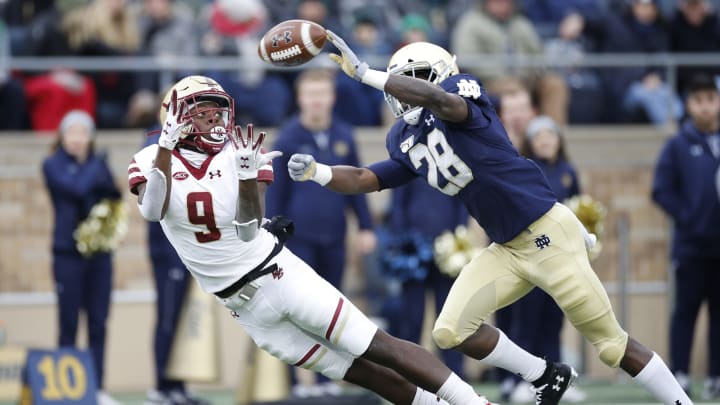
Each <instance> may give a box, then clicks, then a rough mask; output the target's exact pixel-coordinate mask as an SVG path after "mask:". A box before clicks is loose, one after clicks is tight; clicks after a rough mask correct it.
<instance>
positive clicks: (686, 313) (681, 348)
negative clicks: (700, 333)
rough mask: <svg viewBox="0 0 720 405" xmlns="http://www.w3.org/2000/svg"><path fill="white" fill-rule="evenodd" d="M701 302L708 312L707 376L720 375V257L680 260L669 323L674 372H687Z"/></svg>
mask: <svg viewBox="0 0 720 405" xmlns="http://www.w3.org/2000/svg"><path fill="white" fill-rule="evenodd" d="M704 301H707V304H708V309H709V312H710V322H709V330H708V335H709V336H708V346H709V348H708V353H709V359H708V376H709V377H720V259H705V260H687V261H681V262H679V263H678V265H677V267H676V268H675V303H674V304H675V308H674V309H673V314H672V320H671V323H670V363H671V369H672V371H673V372H675V373H678V372H682V373H685V374H689V372H688V371H689V370H690V353H691V350H692V343H693V338H694V336H695V321H696V320H697V316H698V313H699V312H700V305H701V304H702V303H703V302H704Z"/></svg>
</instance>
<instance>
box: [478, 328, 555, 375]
mask: <svg viewBox="0 0 720 405" xmlns="http://www.w3.org/2000/svg"><path fill="white" fill-rule="evenodd" d="M497 331H498V333H500V337H499V338H498V342H497V345H495V348H494V349H493V351H492V352H490V354H488V355H487V356H486V357H485V358H484V359H482V360H480V361H481V362H482V363H485V364H490V365H493V366H495V367H500V368H503V369H505V370H507V371H510V372H511V373H515V374H517V375H519V376H520V377H522V379H523V380H525V381H528V382H533V381H535V380H537V379H538V378H540V377H541V376H542V375H543V372H544V371H545V367H546V364H545V360H543V359H541V358H540V357H537V356H534V355H532V354H530V353H528V352H527V351H525V350H523V349H522V348H521V347H520V346H518V345H516V344H515V343H514V342H513V341H512V340H510V339H508V337H507V336H505V333H503V331H501V330H500V329H498V330H497Z"/></svg>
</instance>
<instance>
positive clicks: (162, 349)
mask: <svg viewBox="0 0 720 405" xmlns="http://www.w3.org/2000/svg"><path fill="white" fill-rule="evenodd" d="M151 261H152V266H153V275H154V278H155V292H156V295H157V298H156V300H157V301H156V303H155V334H154V338H153V351H154V353H153V354H154V357H155V388H156V389H157V390H158V391H162V392H168V391H174V390H178V391H182V392H185V384H184V382H183V381H178V380H173V379H171V378H168V377H167V376H166V374H165V370H166V369H167V364H168V361H169V359H170V351H171V349H172V344H173V340H174V338H175V332H176V331H177V324H178V320H179V318H180V312H181V310H182V308H183V303H184V300H185V296H186V295H187V290H188V282H189V280H190V275H189V273H188V272H187V270H186V269H185V267H184V266H183V264H182V262H181V261H180V258H179V257H177V256H176V255H173V256H162V257H157V256H155V257H151Z"/></svg>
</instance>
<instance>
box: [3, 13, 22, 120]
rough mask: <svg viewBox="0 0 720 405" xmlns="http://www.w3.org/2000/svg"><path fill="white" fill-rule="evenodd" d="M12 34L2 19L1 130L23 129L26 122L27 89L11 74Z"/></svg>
mask: <svg viewBox="0 0 720 405" xmlns="http://www.w3.org/2000/svg"><path fill="white" fill-rule="evenodd" d="M9 62H10V36H9V33H8V30H7V27H6V26H5V24H4V23H3V21H2V20H0V111H2V112H3V119H2V120H1V121H0V130H6V129H23V126H24V123H25V90H24V89H23V85H22V83H21V82H20V81H19V80H17V79H14V78H13V77H12V76H10V68H9V66H8V64H9Z"/></svg>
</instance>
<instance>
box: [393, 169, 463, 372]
mask: <svg viewBox="0 0 720 405" xmlns="http://www.w3.org/2000/svg"><path fill="white" fill-rule="evenodd" d="M429 212H432V213H433V214H432V215H428V213H429ZM418 218H423V220H420V221H419V220H418ZM468 220H469V215H468V212H467V209H466V208H465V207H464V206H463V204H462V203H461V202H459V201H458V199H456V198H451V197H450V196H448V195H445V194H443V193H439V192H438V191H437V190H436V189H434V188H432V187H430V186H429V185H428V184H427V182H425V180H423V179H416V180H414V181H411V182H410V183H408V184H406V185H403V186H402V187H398V188H395V189H393V191H392V202H391V207H390V209H389V210H388V216H387V223H388V230H389V231H390V233H391V235H397V236H402V235H409V234H412V233H417V234H418V235H420V236H421V237H423V238H425V239H426V240H427V243H429V244H430V246H431V247H432V243H433V241H434V240H435V238H436V237H438V236H439V235H440V234H442V233H443V232H445V231H455V228H457V227H458V226H459V225H467V224H468ZM430 261H431V263H430V264H429V269H428V273H427V276H426V278H424V279H422V280H418V279H415V278H410V279H408V280H404V281H403V283H402V292H401V293H400V308H398V310H397V311H396V312H398V316H397V317H396V318H395V319H390V321H389V325H388V326H389V328H390V330H391V331H392V334H393V335H394V336H397V337H399V338H400V339H405V340H409V341H411V342H415V343H418V344H419V343H420V336H421V332H422V327H423V320H424V318H425V298H426V293H427V292H428V291H429V292H430V293H432V294H433V299H434V305H435V313H436V314H439V313H440V310H441V309H442V306H443V304H444V303H445V299H446V298H447V295H448V292H449V291H450V287H451V286H452V283H453V281H454V279H453V278H450V277H449V276H448V275H447V274H445V273H442V272H441V271H440V270H439V269H438V267H437V265H436V264H435V263H434V261H432V260H430ZM440 352H441V353H440V354H441V358H442V359H443V362H444V363H445V364H446V365H447V366H448V367H449V368H450V369H451V370H452V371H453V372H454V373H455V374H457V375H458V376H460V378H463V379H464V377H463V376H464V375H465V373H464V371H463V354H462V353H460V352H458V351H455V350H441V351H440Z"/></svg>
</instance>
